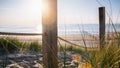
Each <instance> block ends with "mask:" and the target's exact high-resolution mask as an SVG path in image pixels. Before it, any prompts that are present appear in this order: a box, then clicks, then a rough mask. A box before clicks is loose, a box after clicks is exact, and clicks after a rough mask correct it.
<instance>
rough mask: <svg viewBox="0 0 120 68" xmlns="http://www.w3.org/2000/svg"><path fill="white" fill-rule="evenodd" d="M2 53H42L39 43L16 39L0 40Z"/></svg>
mask: <svg viewBox="0 0 120 68" xmlns="http://www.w3.org/2000/svg"><path fill="white" fill-rule="evenodd" d="M0 50H1V53H8V54H9V53H15V52H23V51H27V52H40V51H41V44H40V43H39V42H38V41H33V42H29V43H26V42H21V41H20V40H18V39H16V38H9V37H7V38H0Z"/></svg>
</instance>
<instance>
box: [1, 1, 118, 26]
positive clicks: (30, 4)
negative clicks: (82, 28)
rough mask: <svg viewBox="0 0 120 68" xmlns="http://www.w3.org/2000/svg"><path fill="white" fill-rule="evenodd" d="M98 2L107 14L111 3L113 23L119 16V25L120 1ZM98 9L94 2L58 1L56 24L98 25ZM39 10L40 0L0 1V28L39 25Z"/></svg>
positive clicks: (109, 11)
mask: <svg viewBox="0 0 120 68" xmlns="http://www.w3.org/2000/svg"><path fill="white" fill-rule="evenodd" d="M98 1H99V2H100V3H101V4H102V5H104V6H105V7H106V10H107V12H108V13H109V14H111V9H110V2H109V1H111V6H112V7H111V8H112V19H113V22H116V19H117V16H119V17H118V21H117V22H118V23H120V8H119V6H120V0H98ZM98 7H100V5H99V4H98V3H97V2H96V0H58V23H68V24H69V23H70V24H71V23H81V22H82V23H85V24H86V23H89V24H90V23H98ZM41 8H42V7H41V0H0V26H2V25H26V26H31V25H40V24H41ZM118 14H119V15H118ZM106 17H107V18H108V16H106Z"/></svg>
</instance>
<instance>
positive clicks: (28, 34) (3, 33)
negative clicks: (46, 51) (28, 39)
mask: <svg viewBox="0 0 120 68" xmlns="http://www.w3.org/2000/svg"><path fill="white" fill-rule="evenodd" d="M0 34H1V35H20V36H40V35H42V33H12V32H0ZM58 39H60V40H62V41H64V42H67V43H68V44H71V45H73V46H78V47H80V48H82V49H84V48H86V47H85V46H81V45H79V44H76V43H73V42H71V41H68V40H66V39H64V38H62V37H59V36H58ZM87 48H91V47H87Z"/></svg>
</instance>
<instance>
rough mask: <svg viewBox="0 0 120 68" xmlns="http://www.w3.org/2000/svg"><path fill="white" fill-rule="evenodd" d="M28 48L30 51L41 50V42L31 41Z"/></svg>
mask: <svg viewBox="0 0 120 68" xmlns="http://www.w3.org/2000/svg"><path fill="white" fill-rule="evenodd" d="M28 49H29V51H30V52H41V44H40V43H39V42H38V41H35V42H31V43H30V44H29V48H28Z"/></svg>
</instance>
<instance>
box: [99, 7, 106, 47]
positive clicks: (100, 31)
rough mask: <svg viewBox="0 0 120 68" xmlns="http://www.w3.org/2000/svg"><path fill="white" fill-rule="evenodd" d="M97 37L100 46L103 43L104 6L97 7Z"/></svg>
mask: <svg viewBox="0 0 120 68" xmlns="http://www.w3.org/2000/svg"><path fill="white" fill-rule="evenodd" d="M99 39H100V48H102V47H103V45H104V44H105V7H99Z"/></svg>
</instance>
